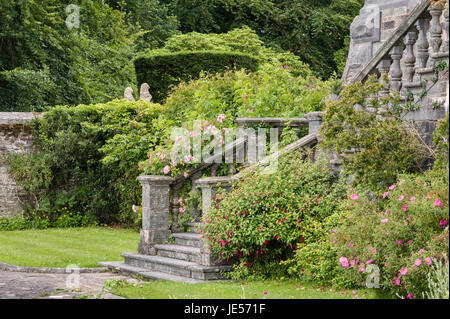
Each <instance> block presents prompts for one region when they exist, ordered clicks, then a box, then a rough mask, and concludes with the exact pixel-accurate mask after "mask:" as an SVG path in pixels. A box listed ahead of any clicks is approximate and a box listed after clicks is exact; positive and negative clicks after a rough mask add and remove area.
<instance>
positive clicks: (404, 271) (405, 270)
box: [400, 267, 408, 276]
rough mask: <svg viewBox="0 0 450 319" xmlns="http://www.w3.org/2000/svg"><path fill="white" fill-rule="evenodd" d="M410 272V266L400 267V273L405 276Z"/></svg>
mask: <svg viewBox="0 0 450 319" xmlns="http://www.w3.org/2000/svg"><path fill="white" fill-rule="evenodd" d="M407 273H408V268H406V267H403V268H402V269H400V274H402V275H403V276H405V275H406V274H407Z"/></svg>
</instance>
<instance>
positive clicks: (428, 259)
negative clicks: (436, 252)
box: [425, 257, 433, 266]
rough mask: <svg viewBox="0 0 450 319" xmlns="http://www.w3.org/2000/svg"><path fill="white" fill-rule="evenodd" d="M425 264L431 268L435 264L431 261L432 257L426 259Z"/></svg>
mask: <svg viewBox="0 0 450 319" xmlns="http://www.w3.org/2000/svg"><path fill="white" fill-rule="evenodd" d="M425 263H426V264H427V265H428V266H430V265H431V264H432V263H433V262H432V261H431V258H430V257H427V258H425Z"/></svg>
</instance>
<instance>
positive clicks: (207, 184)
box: [197, 176, 234, 266]
mask: <svg viewBox="0 0 450 319" xmlns="http://www.w3.org/2000/svg"><path fill="white" fill-rule="evenodd" d="M233 181H234V179H233V177H231V176H224V177H206V178H201V179H199V180H197V185H198V186H199V187H200V188H201V189H202V213H203V215H202V216H203V220H205V218H207V217H208V211H209V209H210V207H211V206H212V204H213V196H215V195H216V194H217V193H218V191H219V189H224V190H226V191H228V190H230V189H231V184H232V182H233ZM200 243H201V246H200V264H201V265H203V266H215V265H218V264H219V262H218V259H217V258H215V257H214V256H211V251H210V249H209V243H208V240H207V239H206V238H203V237H202V239H201V241H200Z"/></svg>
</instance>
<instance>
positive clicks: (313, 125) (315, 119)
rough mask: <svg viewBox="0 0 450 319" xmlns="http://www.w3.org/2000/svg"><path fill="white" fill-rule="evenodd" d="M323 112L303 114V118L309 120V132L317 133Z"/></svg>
mask: <svg viewBox="0 0 450 319" xmlns="http://www.w3.org/2000/svg"><path fill="white" fill-rule="evenodd" d="M322 114H323V112H310V113H307V114H305V118H306V119H307V120H308V121H309V124H308V129H309V134H317V135H318V134H319V129H320V126H321V125H322Z"/></svg>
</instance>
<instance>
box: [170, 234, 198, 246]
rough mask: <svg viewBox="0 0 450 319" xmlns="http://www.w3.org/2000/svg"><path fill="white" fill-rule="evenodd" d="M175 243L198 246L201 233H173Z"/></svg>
mask: <svg viewBox="0 0 450 319" xmlns="http://www.w3.org/2000/svg"><path fill="white" fill-rule="evenodd" d="M172 236H173V237H174V238H175V243H176V244H177V245H181V246H192V247H197V248H200V240H201V238H202V235H200V234H196V233H173V234H172Z"/></svg>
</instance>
